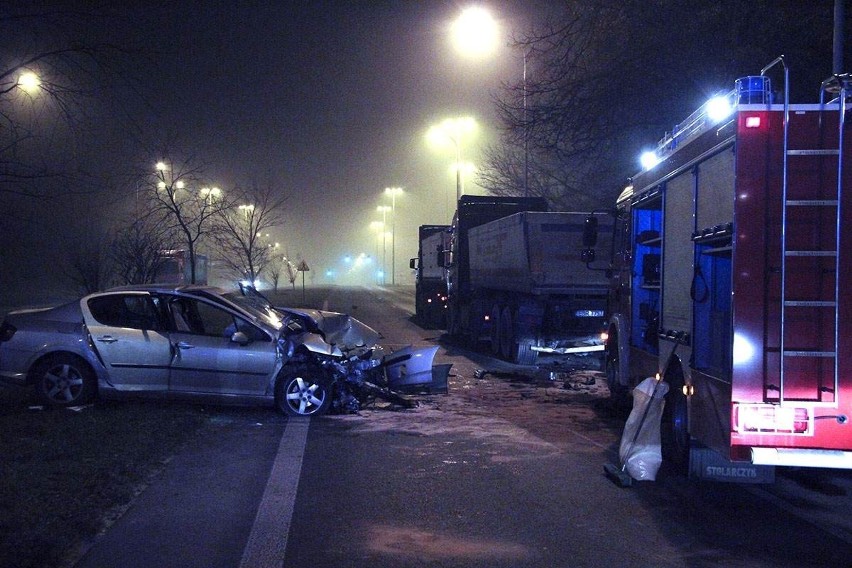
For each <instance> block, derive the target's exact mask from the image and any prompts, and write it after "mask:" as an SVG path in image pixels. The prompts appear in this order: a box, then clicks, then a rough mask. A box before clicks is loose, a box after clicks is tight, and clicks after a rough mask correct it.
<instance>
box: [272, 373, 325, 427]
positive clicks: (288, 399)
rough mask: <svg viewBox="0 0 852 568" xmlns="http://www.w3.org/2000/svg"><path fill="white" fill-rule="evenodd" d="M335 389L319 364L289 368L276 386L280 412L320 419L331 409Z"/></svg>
mask: <svg viewBox="0 0 852 568" xmlns="http://www.w3.org/2000/svg"><path fill="white" fill-rule="evenodd" d="M331 398H332V389H331V387H330V386H329V382H328V380H327V379H326V376H325V372H324V371H323V370H322V369H321V368H320V367H318V366H316V365H309V364H305V363H298V364H294V365H288V366H286V367H285V368H284V369H283V370H282V371H281V374H280V375H279V376H278V383H277V384H276V386H275V404H276V406H277V407H278V410H280V411H281V412H283V413H284V414H289V415H290V416H318V415H321V414H325V413H326V412H327V411H328V409H329V407H330V406H331Z"/></svg>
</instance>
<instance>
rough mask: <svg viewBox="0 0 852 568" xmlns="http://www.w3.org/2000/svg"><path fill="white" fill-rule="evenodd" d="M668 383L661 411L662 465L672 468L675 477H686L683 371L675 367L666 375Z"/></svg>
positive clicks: (686, 418)
mask: <svg viewBox="0 0 852 568" xmlns="http://www.w3.org/2000/svg"><path fill="white" fill-rule="evenodd" d="M665 380H666V382H667V383H669V392H668V393H667V394H666V405H665V408H664V410H663V429H662V432H661V434H662V451H663V463H664V464H668V465H670V466H671V468H672V472H673V473H675V474H676V475H686V474H687V473H688V468H689V446H690V437H689V423H688V412H687V404H686V395H685V394H684V392H683V387H684V385H685V384H686V383H685V381H684V378H683V369H681V367H680V365H675V366H674V368H672V369H670V370H669V372H668V373H666V377H665Z"/></svg>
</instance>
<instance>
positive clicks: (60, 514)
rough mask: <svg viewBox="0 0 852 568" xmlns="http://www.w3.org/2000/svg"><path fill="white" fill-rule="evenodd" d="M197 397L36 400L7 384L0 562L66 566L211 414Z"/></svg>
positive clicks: (0, 466)
mask: <svg viewBox="0 0 852 568" xmlns="http://www.w3.org/2000/svg"><path fill="white" fill-rule="evenodd" d="M208 416H209V415H207V414H205V413H204V411H203V408H202V407H199V406H191V405H180V404H163V403H153V402H151V403H148V402H132V403H112V402H103V401H102V402H98V403H97V404H95V405H91V406H87V407H84V408H82V409H81V410H79V411H74V410H58V409H53V410H37V409H31V407H30V402H29V398H28V395H27V394H26V393H23V392H18V391H17V390H14V389H8V388H3V387H0V566H9V567H21V568H28V567H35V566H38V567H47V566H61V565H63V563H64V562H65V561H66V560H67V558H68V556H69V554H72V553H73V552H74V551H75V550H77V549H78V548H79V547H80V546H81V545H82V544H83V543H85V542H86V541H87V540H89V539H91V538H92V537H94V536H95V535H96V534H97V533H98V531H99V530H101V529H102V528H103V526H104V523H105V522H106V520H107V519H108V518H109V517H110V516H111V515H114V514H116V512H117V511H118V510H120V509H121V508H122V507H124V506H126V505H127V504H128V503H129V502H130V500H131V499H132V498H133V497H134V495H136V494H137V492H138V491H139V489H140V488H141V487H143V486H144V484H145V482H146V480H147V479H149V478H150V477H151V476H152V475H153V474H155V473H156V472H157V471H159V470H160V469H162V467H163V465H164V464H165V463H166V462H167V461H168V459H169V458H170V457H171V456H172V455H174V453H175V452H176V451H177V449H178V448H179V447H180V446H181V445H182V444H184V443H186V442H187V441H188V440H190V439H191V438H192V437H193V436H194V435H196V433H197V432H198V431H199V430H200V429H201V428H202V427H203V425H204V424H205V423H206V422H207V420H208Z"/></svg>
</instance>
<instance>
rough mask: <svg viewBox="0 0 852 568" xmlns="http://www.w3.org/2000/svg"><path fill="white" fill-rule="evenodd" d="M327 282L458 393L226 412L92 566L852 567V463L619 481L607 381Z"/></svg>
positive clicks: (341, 301) (99, 547) (393, 298)
mask: <svg viewBox="0 0 852 568" xmlns="http://www.w3.org/2000/svg"><path fill="white" fill-rule="evenodd" d="M320 292H322V295H321V296H317V297H315V300H314V302H316V303H319V304H323V303H324V304H325V306H326V307H328V308H330V309H333V310H339V311H347V312H350V313H352V314H353V315H355V316H357V317H359V318H360V319H362V320H364V321H365V322H367V323H368V324H369V325H371V326H373V327H375V328H376V329H377V330H378V331H380V332H381V333H382V334H383V335H384V339H383V343H384V344H385V345H386V346H389V347H391V348H396V347H401V346H403V345H406V344H415V345H426V344H433V343H434V342H436V341H438V342H439V343H440V345H441V349H440V350H439V353H438V356H437V361H436V362H437V363H444V362H451V363H453V365H454V367H453V373H452V376H451V380H450V385H451V387H450V388H451V393H450V395H448V396H430V397H424V398H423V400H422V404H421V405H420V406H419V407H418V408H416V409H414V410H411V411H394V410H390V409H386V408H374V409H369V410H366V411H363V412H362V413H360V414H359V415H348V416H328V417H320V418H312V419H310V420H289V421H288V420H287V419H286V418H284V417H282V416H279V415H277V414H275V413H274V412H273V411H271V410H265V409H250V410H234V411H233V412H225V413H223V414H222V419H220V420H219V421H218V422H217V423H215V424H212V425H211V426H210V427H209V428H208V430H207V432H206V433H205V436H203V437H202V438H201V439H199V441H198V443H197V444H195V445H193V446H191V447H189V448H187V451H186V452H185V453H183V454H181V455H179V456H177V457H176V458H175V459H174V460H173V461H172V462H171V463H170V464H169V466H168V467H167V468H166V470H165V471H164V473H163V474H162V476H161V477H160V478H158V479H157V480H155V482H154V483H153V484H152V485H151V486H150V487H149V488H148V489H147V490H146V491H144V492H143V493H142V494H141V495H140V496H139V497H138V498H137V500H136V501H135V503H134V504H133V505H132V506H131V507H130V509H129V510H128V511H127V512H126V513H125V515H124V516H123V517H121V518H120V519H118V520H117V521H116V522H115V523H114V524H113V525H112V527H111V528H110V529H109V530H108V531H107V532H106V533H105V534H104V535H103V536H102V537H101V538H100V539H98V541H97V542H95V543H94V544H93V546H92V547H91V549H90V550H89V551H88V552H87V554H86V555H85V556H84V557H83V558H82V560H81V561H80V562H79V563H78V566H80V567H98V566H127V567H131V566H205V567H217V566H223V567H226V566H228V567H237V566H287V567H294V568H296V567H306V568H307V567H312V568H313V567H325V566H329V567H330V566H347V567H361V566H364V567H367V566H371V567H373V566H389V567H396V566H442V567H443V566H488V567H499V566H507V567H508V566H512V567H516V566H524V567H526V566H529V567H536V566H542V567H545V566H546V567H553V566H687V567H700V566H738V567H739V566H748V567H751V566H797V567H798V566H848V565H849V563H850V551H852V526H850V521H849V519H848V518H847V517H848V512H849V511H850V510H852V502H850V496H851V495H852V479H850V476H849V475H848V472H839V473H836V472H831V473H825V474H824V473H821V472H818V473H817V474H810V473H808V474H803V473H801V472H787V473H785V474H784V475H779V479H778V482H777V483H776V484H775V485H774V486H771V487H756V486H739V485H732V484H719V483H698V482H694V481H689V480H686V479H683V478H679V477H675V476H670V475H668V476H667V475H662V474H661V476H660V477H659V478H658V480H657V481H655V482H643V483H639V484H634V486H633V487H631V488H621V487H617V486H616V485H614V484H613V483H611V482H610V481H609V480H608V479H607V478H606V477H604V475H603V470H602V466H603V464H604V463H606V462H608V461H612V460H613V459H614V458H615V448H616V446H617V444H618V440H619V436H620V428H621V426H622V425H623V420H624V418H625V417H626V414H625V412H624V411H623V409H617V408H613V407H612V406H611V405H610V404H609V402H608V400H607V398H606V396H605V392H604V390H605V389H604V388H601V386H600V383H599V381H598V382H596V381H594V380H592V384H591V385H590V384H589V378H590V377H591V378H592V379H594V373H590V372H587V371H578V372H576V373H575V372H574V371H573V369H575V368H576V366H575V367H571V368H565V369H564V371H565V372H563V373H560V374H558V375H557V376H558V377H560V380H559V381H550V380H549V372H545V373H534V372H531V371H530V370H524V369H520V368H516V367H513V366H511V365H507V364H505V363H499V362H497V361H494V360H493V359H491V358H490V357H488V356H486V355H485V354H483V353H478V352H471V351H469V350H467V349H464V348H462V347H459V346H455V345H452V344H449V343H445V342H443V340H442V338H441V336H440V333H439V332H437V331H436V330H428V329H422V328H420V327H419V326H417V325H416V324H415V323H414V322H412V321H411V319H410V317H409V316H410V309H411V305H412V304H413V302H412V301H411V295H410V289H406V288H401V289H395V290H366V289H348V288H336V289H331V290H327V291H325V290H313V291H312V293H314V294H316V293H320ZM300 299H301V294H299V297H298V298H297V300H300ZM296 303H298V302H296ZM551 363H552V365H558V364H559V363H560V362H559V361H555V362H551ZM554 368H559V367H554ZM478 370H486V371H488V372H489V373H488V374H484V373H482V372H477V371H478ZM566 386H567V387H569V388H566Z"/></svg>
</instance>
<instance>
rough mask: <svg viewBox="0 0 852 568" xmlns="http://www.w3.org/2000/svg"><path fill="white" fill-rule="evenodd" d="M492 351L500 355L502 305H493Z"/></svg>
mask: <svg viewBox="0 0 852 568" xmlns="http://www.w3.org/2000/svg"><path fill="white" fill-rule="evenodd" d="M491 353H493V354H494V355H497V356H498V357H499V356H500V306H499V305H497V304H494V305H493V306H491Z"/></svg>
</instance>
